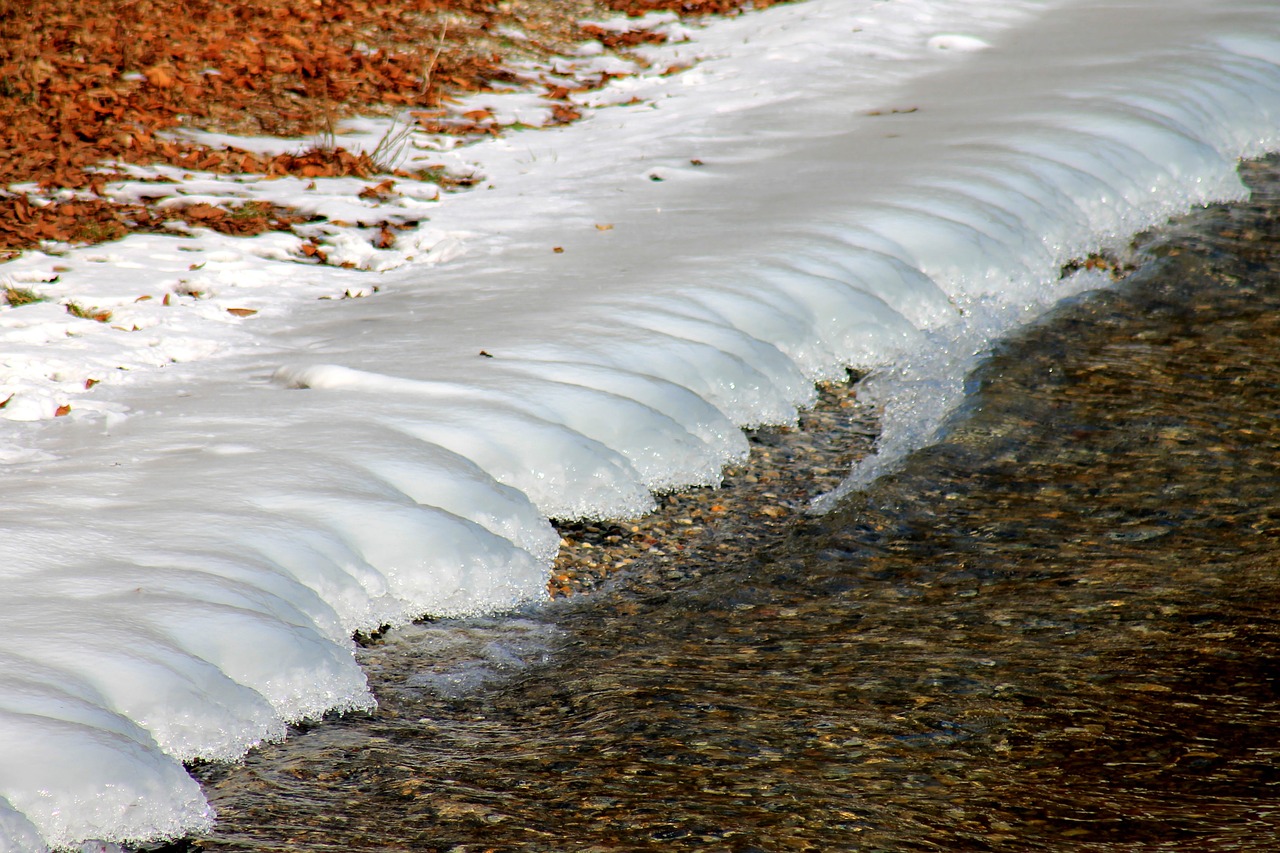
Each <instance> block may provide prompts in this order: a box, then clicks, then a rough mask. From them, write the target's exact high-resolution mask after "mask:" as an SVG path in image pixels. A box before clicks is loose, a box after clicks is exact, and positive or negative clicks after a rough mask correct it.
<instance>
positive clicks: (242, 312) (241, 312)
mask: <svg viewBox="0 0 1280 853" xmlns="http://www.w3.org/2000/svg"><path fill="white" fill-rule="evenodd" d="M227 313H228V314H234V315H236V316H237V317H252V316H253V315H254V314H257V313H258V312H257V311H255V310H254V309H252V308H228V309H227Z"/></svg>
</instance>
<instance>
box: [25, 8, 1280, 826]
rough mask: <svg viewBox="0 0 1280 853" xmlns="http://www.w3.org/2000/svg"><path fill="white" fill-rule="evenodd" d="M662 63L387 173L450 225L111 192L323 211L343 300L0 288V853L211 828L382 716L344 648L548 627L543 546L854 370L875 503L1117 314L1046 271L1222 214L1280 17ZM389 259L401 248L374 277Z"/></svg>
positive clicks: (971, 11) (241, 247)
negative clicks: (1023, 330) (376, 639)
mask: <svg viewBox="0 0 1280 853" xmlns="http://www.w3.org/2000/svg"><path fill="white" fill-rule="evenodd" d="M667 26H670V27H672V31H673V32H675V33H677V35H678V36H679V38H677V39H673V43H671V44H668V45H664V46H661V47H656V48H646V51H647V52H648V53H649V55H650V56H651V57H652V60H653V62H652V67H651V68H650V69H649V70H647V71H644V72H642V73H640V74H638V75H636V76H632V77H628V78H621V79H617V80H613V81H611V82H610V83H609V85H608V86H607V87H605V88H604V89H603V90H601V91H599V92H590V93H582V94H580V95H576V96H575V97H576V98H577V99H578V101H577V102H578V103H579V104H580V105H582V106H583V107H584V108H586V112H587V116H586V118H584V120H582V121H580V122H577V123H575V124H572V125H570V126H566V127H561V128H557V129H554V130H542V131H536V132H534V131H528V132H517V133H510V134H508V135H507V136H505V137H502V138H494V139H489V140H486V141H484V142H481V143H478V144H475V145H472V146H466V147H457V146H454V145H452V144H451V143H448V142H439V141H431V140H427V139H425V138H418V139H415V143H414V147H412V148H411V149H410V150H408V151H407V152H406V155H405V156H406V158H408V160H407V162H408V165H410V166H413V167H414V168H417V167H421V166H425V165H430V164H434V163H444V164H445V165H449V166H451V167H452V168H454V169H455V170H460V171H467V172H469V173H471V174H474V175H475V176H476V180H477V186H476V187H475V188H474V189H472V190H471V191H469V192H465V193H457V194H439V193H438V192H437V188H436V187H435V186H434V185H432V184H430V182H427V181H424V182H421V183H414V182H404V183H403V184H402V185H398V186H397V188H396V189H397V191H399V192H402V193H403V195H402V196H401V197H400V198H399V199H398V200H396V201H395V202H394V203H393V204H392V205H391V206H390V207H388V208H379V207H377V206H376V205H374V204H373V203H372V202H368V203H366V202H365V201H362V200H360V199H358V197H357V196H356V194H355V193H356V191H358V190H359V189H360V188H361V187H363V186H365V184H364V183H362V182H355V181H351V180H338V179H334V180H328V181H326V180H317V181H316V182H314V183H315V189H310V188H309V186H310V182H303V181H297V180H293V179H288V178H285V179H280V180H276V181H262V180H252V179H250V180H246V179H236V178H225V177H222V178H219V177H217V176H210V175H192V176H191V177H190V178H189V179H188V178H184V177H183V176H182V175H181V174H178V175H176V177H177V178H178V179H179V180H180V181H181V182H180V183H178V184H141V183H138V182H137V181H136V180H135V181H134V182H132V183H130V182H125V183H120V184H117V185H114V186H113V189H112V191H113V192H116V193H117V194H118V195H119V196H120V197H122V198H136V197H137V196H138V195H139V194H140V193H143V192H152V191H155V190H156V188H157V187H160V188H161V190H162V191H163V192H166V193H169V194H170V197H171V198H174V199H178V198H179V196H180V195H181V194H186V195H183V196H182V202H183V203H186V202H187V201H188V200H190V199H211V198H235V199H242V200H267V201H273V202H276V203H281V204H288V205H291V206H296V207H300V208H302V209H305V210H312V211H317V212H323V213H325V214H326V215H328V216H329V217H330V219H331V221H330V223H328V224H324V225H321V226H317V228H316V232H315V237H316V239H317V240H318V241H319V242H321V243H323V244H324V245H325V246H326V247H327V248H328V250H329V251H330V252H332V257H331V260H335V261H341V260H346V261H349V262H350V263H351V264H352V266H353V268H351V269H342V268H338V267H335V266H332V265H318V264H315V263H313V262H311V261H310V260H309V259H308V258H307V257H305V256H304V255H303V254H302V253H301V249H300V244H301V242H302V241H301V240H300V239H299V238H297V237H294V236H291V235H280V234H270V235H263V236H261V237H257V238H251V239H234V238H229V237H223V236H219V235H217V234H213V233H210V232H206V231H202V230H199V229H192V230H191V231H190V232H189V233H184V234H175V235H173V236H167V235H137V236H133V237H130V238H128V239H126V240H124V241H121V242H118V243H114V244H110V245H105V246H97V247H90V248H69V247H49V249H50V252H49V253H41V252H33V253H30V254H28V255H27V256H25V257H23V258H21V259H19V260H17V261H15V262H12V263H9V264H6V265H4V266H3V267H2V268H0V276H3V277H4V278H5V279H6V281H5V284H7V285H9V286H15V287H23V288H29V289H31V290H34V291H35V292H36V293H38V294H40V295H42V296H45V297H46V298H47V300H48V301H46V302H43V303H38V304H34V305H28V306H23V307H17V308H7V309H4V310H0V342H2V343H0V353H3V355H0V400H3V399H6V398H8V400H9V402H8V404H7V405H6V406H5V407H4V408H3V409H0V418H3V420H0V429H2V432H0V464H3V465H4V478H5V489H4V490H3V492H2V493H0V518H2V519H3V521H0V527H2V532H0V537H2V539H0V541H3V543H4V549H5V555H6V558H7V559H6V560H5V562H4V564H3V566H0V577H2V578H3V583H4V585H5V591H6V594H5V597H4V600H3V602H0V616H2V618H0V626H3V628H2V629H0V634H2V636H0V681H2V682H3V689H0V849H6V850H16V851H35V850H41V849H43V848H44V847H46V846H52V847H74V846H78V845H80V844H81V843H82V842H94V843H97V842H102V843H103V844H112V843H118V842H122V841H126V840H141V839H153V838H163V837H171V836H174V835H179V834H182V833H184V832H192V831H198V830H200V829H202V828H204V827H206V826H208V825H209V822H210V821H211V820H212V814H211V813H210V810H209V808H208V806H207V804H206V803H205V801H204V799H203V797H202V795H201V793H200V791H199V789H198V786H197V785H196V784H195V782H194V781H192V780H191V778H190V777H189V776H188V775H187V774H186V772H185V771H184V770H183V767H182V763H181V762H182V761H184V760H187V759H190V758H194V757H204V758H211V759H218V760H233V759H234V758H236V757H237V756H238V755H240V754H242V753H243V752H244V751H245V750H246V749H248V748H250V747H251V746H252V745H253V744H255V743H257V742H259V741H261V740H263V739H270V738H278V737H281V736H282V735H283V732H284V724H285V722H286V721H293V720H298V719H303V718H308V717H311V718H314V717H317V716H319V715H321V714H323V713H325V712H326V711H328V710H334V709H336V710H348V709H356V708H367V707H369V706H370V704H371V702H372V697H371V696H370V695H369V694H368V691H367V688H366V684H365V680H364V677H363V675H362V673H361V672H360V669H359V667H358V666H357V665H356V663H355V661H354V657H353V653H352V644H351V642H350V639H349V638H350V635H351V633H352V631H354V630H358V629H370V628H375V627H377V626H379V625H382V624H403V623H405V622H406V621H408V620H410V619H412V618H414V617H415V616H418V615H421V614H424V613H432V614H437V615H449V614H463V613H477V612H491V613H501V612H506V611H510V610H511V609H513V608H515V607H517V606H519V605H521V604H523V603H527V602H531V601H537V600H539V599H540V598H542V597H543V596H544V595H545V592H544V589H545V582H546V578H547V575H548V571H549V566H550V561H551V558H552V556H553V555H554V553H555V549H556V547H557V541H558V540H557V537H556V534H555V532H554V530H553V528H552V527H551V526H550V524H549V523H548V521H547V519H548V518H549V517H556V518H572V517H588V518H591V517H605V516H608V517H627V516H634V515H636V514H640V513H643V512H645V511H646V510H647V509H648V508H649V507H650V506H651V505H652V501H653V498H652V492H653V491H655V490H664V489H670V488H675V487H679V486H682V485H690V484H711V483H715V482H717V480H718V476H719V474H718V472H719V470H720V468H721V466H723V465H724V464H726V463H727V462H731V461H733V460H735V459H738V458H740V457H741V456H742V455H743V454H744V453H745V451H746V445H745V441H744V439H743V436H742V434H741V431H740V429H739V428H740V427H742V426H744V425H750V424H760V423H787V422H790V421H792V420H793V419H794V418H795V412H796V408H797V407H801V406H804V405H807V404H808V403H810V402H811V401H812V399H813V382H814V381H815V380H817V379H822V378H829V377H833V376H838V375H840V374H841V373H842V371H843V369H844V367H845V366H855V367H858V368H860V369H864V370H871V371H873V376H872V379H871V380H869V382H868V394H869V395H871V396H873V397H874V399H875V400H876V401H877V402H878V404H879V405H880V406H881V407H882V408H883V411H884V419H885V430H886V431H885V437H884V438H883V440H882V443H881V452H880V454H879V455H877V456H876V457H874V458H873V459H872V460H871V461H870V462H868V463H866V464H865V465H863V466H862V467H860V468H859V469H858V470H856V471H854V472H853V474H852V476H851V478H850V480H849V481H848V483H847V485H846V488H854V487H857V486H858V485H859V484H863V483H866V482H868V481H869V480H870V479H871V478H873V477H875V476H877V475H878V474H879V473H881V472H883V471H884V470H886V469H887V468H888V467H889V466H891V465H892V464H893V463H894V460H895V459H900V458H901V456H902V454H904V453H906V452H909V451H910V450H911V449H913V448H915V447H919V446H921V445H922V444H924V443H927V442H928V441H930V440H931V438H932V437H933V436H934V435H936V433H937V430H938V429H940V428H941V426H942V424H944V422H945V419H946V417H947V414H948V412H950V411H951V410H953V409H954V407H955V405H956V404H957V403H958V402H959V400H960V398H961V397H962V395H963V382H964V377H965V375H966V373H967V372H968V370H969V369H970V368H971V366H972V365H973V364H974V363H975V361H976V359H977V358H979V357H981V354H982V353H983V352H984V351H985V350H986V349H987V348H988V347H989V346H990V343H991V341H992V340H993V339H994V338H996V337H998V336H999V335H1002V334H1006V333H1007V332H1008V331H1009V330H1010V329H1011V328H1014V327H1015V326H1017V325H1018V324H1020V323H1023V322H1027V321H1029V320H1031V319H1033V318H1034V317H1035V316H1038V315H1039V314H1040V313H1041V312H1043V311H1044V310H1045V308H1046V307H1047V306H1050V305H1052V304H1053V303H1054V302H1055V301H1057V300H1059V299H1061V298H1062V297H1064V296H1066V295H1069V294H1072V293H1077V292H1079V291H1080V290H1082V289H1087V288H1092V287H1101V286H1105V285H1106V281H1105V280H1104V279H1102V278H1101V277H1099V276H1096V275H1092V274H1084V275H1079V276H1074V277H1072V278H1070V279H1066V280H1063V279H1062V278H1061V276H1060V269H1061V267H1062V265H1063V264H1064V263H1065V262H1066V261H1068V260H1070V259H1072V258H1076V257H1080V256H1083V255H1084V254H1087V253H1088V252H1090V251H1094V250H1097V249H1099V248H1101V247H1104V246H1118V245H1122V244H1124V242H1125V241H1126V240H1127V239H1128V237H1129V236H1130V235H1132V234H1133V233H1134V232H1135V231H1136V230H1139V229H1142V228H1145V227H1149V226H1151V225H1154V224H1158V223H1159V222H1161V221H1162V220H1164V219H1165V218H1166V217H1168V216H1170V215H1172V214H1176V213H1178V212H1181V211H1184V210H1186V209H1187V208H1189V207H1191V206H1194V205H1199V204H1204V203H1207V202H1210V201H1213V200H1223V199H1236V198H1240V197H1242V195H1243V194H1244V189H1243V187H1242V185H1241V184H1240V182H1239V180H1238V178H1237V177H1236V174H1235V169H1234V166H1235V162H1236V159H1237V158H1239V157H1242V156H1254V155H1258V154H1261V153H1263V152H1265V151H1269V150H1274V149H1275V148H1276V147H1277V142H1278V140H1277V134H1278V133H1280V121H1278V120H1277V119H1278V118H1280V67H1278V64H1280V13H1277V11H1276V9H1275V7H1274V5H1273V4H1271V3H1268V2H1250V0H1218V2H1215V3H1213V4H1206V3H1203V2H1201V0H1130V2H1126V3H1124V4H1096V3H1093V2H1088V0H1056V1H1051V2H1036V0H1022V2H1013V1H1012V0H899V2H894V3H876V2H850V0H808V2H805V3H800V4H796V5H791V6H785V7H776V8H773V9H770V10H768V11H766V12H762V13H756V14H750V15H744V16H741V17H739V18H736V19H733V20H729V21H724V22H719V23H716V24H714V25H713V26H710V27H707V28H705V29H699V28H694V27H688V26H684V25H680V24H676V23H674V22H668V24H667ZM610 62H614V63H616V62H617V60H614V59H610V58H609V57H608V56H606V55H603V54H593V53H592V52H587V53H585V54H583V55H580V56H575V57H566V58H565V59H564V60H563V61H562V62H561V63H560V66H561V68H560V70H561V71H563V72H564V73H575V74H580V75H590V74H598V72H599V70H600V69H601V68H605V67H608V63H610ZM673 66H674V67H683V66H691V67H690V68H689V70H685V71H683V72H682V73H674V74H665V73H663V72H664V71H665V70H666V69H668V68H671V67H673ZM476 108H487V109H489V110H490V112H492V113H493V114H494V115H527V116H531V117H534V116H537V115H541V113H540V112H538V111H539V110H541V111H545V110H546V104H545V102H542V103H539V101H538V99H537V98H536V97H534V96H532V95H529V94H527V93H526V94H522V93H519V92H513V93H510V94H502V95H477V96H475V97H474V98H471V99H469V101H468V103H465V104H462V105H460V106H459V107H458V109H459V111H460V112H461V111H465V110H470V109H476ZM539 121H540V120H536V121H535V122H534V123H538V122H539ZM380 127H381V128H382V130H385V125H378V124H377V123H372V122H364V123H356V124H355V125H354V126H353V133H352V134H351V136H350V137H349V138H350V140H354V142H353V143H352V144H361V145H365V146H366V147H372V145H373V144H375V143H376V140H377V138H378V137H379V135H380V132H381V131H380V130H379V128H380ZM362 140H363V141H362ZM304 142H305V141H297V140H295V141H293V142H292V143H290V144H291V145H292V146H293V147H295V148H296V147H300V146H301V145H303V144H304ZM236 144H240V143H238V142H237V143H236ZM255 144H256V145H257V146H258V149H259V150H270V149H269V145H270V144H273V143H265V142H261V141H259V142H258V143H255ZM286 148H287V146H286ZM137 177H139V178H140V177H142V176H141V175H138V176H137ZM172 203H175V204H176V203H179V202H178V201H174V202H172ZM396 218H398V219H397V220H396V221H403V222H409V221H413V222H416V223H417V224H416V225H415V226H414V228H412V229H410V230H403V231H399V232H398V235H399V236H398V238H397V240H396V243H395V245H394V246H393V247H392V248H391V249H389V250H374V249H373V248H372V247H371V246H370V243H369V236H370V233H371V232H370V229H375V230H376V226H377V224H378V223H379V222H380V221H382V220H384V219H396ZM334 220H340V221H342V222H345V223H346V224H343V225H339V224H336V223H335V222H334ZM166 297H167V300H166ZM70 301H74V302H76V303H78V304H79V305H81V306H83V307H85V308H91V309H94V310H96V311H100V312H101V311H109V312H111V317H110V319H109V320H108V321H107V322H97V321H94V320H90V319H79V318H76V317H73V316H72V315H71V314H69V313H67V311H66V309H65V307H64V303H66V302H70ZM166 301H167V303H168V304H166ZM228 309H248V310H249V311H254V312H256V313H252V314H248V313H247V312H246V311H239V312H238V313H237V312H232V311H229V310H228ZM89 380H93V381H94V382H92V383H91V382H90V381H89ZM88 385H92V387H86V386H88ZM66 406H70V409H69V411H67V410H66V409H65V408H64V407H66ZM59 411H63V412H64V413H65V414H63V415H62V416H57V415H58V412H59Z"/></svg>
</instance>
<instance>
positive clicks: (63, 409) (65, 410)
mask: <svg viewBox="0 0 1280 853" xmlns="http://www.w3.org/2000/svg"><path fill="white" fill-rule="evenodd" d="M69 414H71V407H70V406H69V405H67V404H66V403H63V404H62V405H61V406H59V407H58V408H56V409H54V410H53V416H54V417H55V418H60V417H62V416H63V415H69Z"/></svg>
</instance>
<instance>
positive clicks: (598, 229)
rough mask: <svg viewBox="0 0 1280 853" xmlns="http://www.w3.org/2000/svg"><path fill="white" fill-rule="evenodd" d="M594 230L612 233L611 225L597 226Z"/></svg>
mask: <svg viewBox="0 0 1280 853" xmlns="http://www.w3.org/2000/svg"><path fill="white" fill-rule="evenodd" d="M596 230H597V231H612V230H613V225H611V224H608V225H597V226H596Z"/></svg>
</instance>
